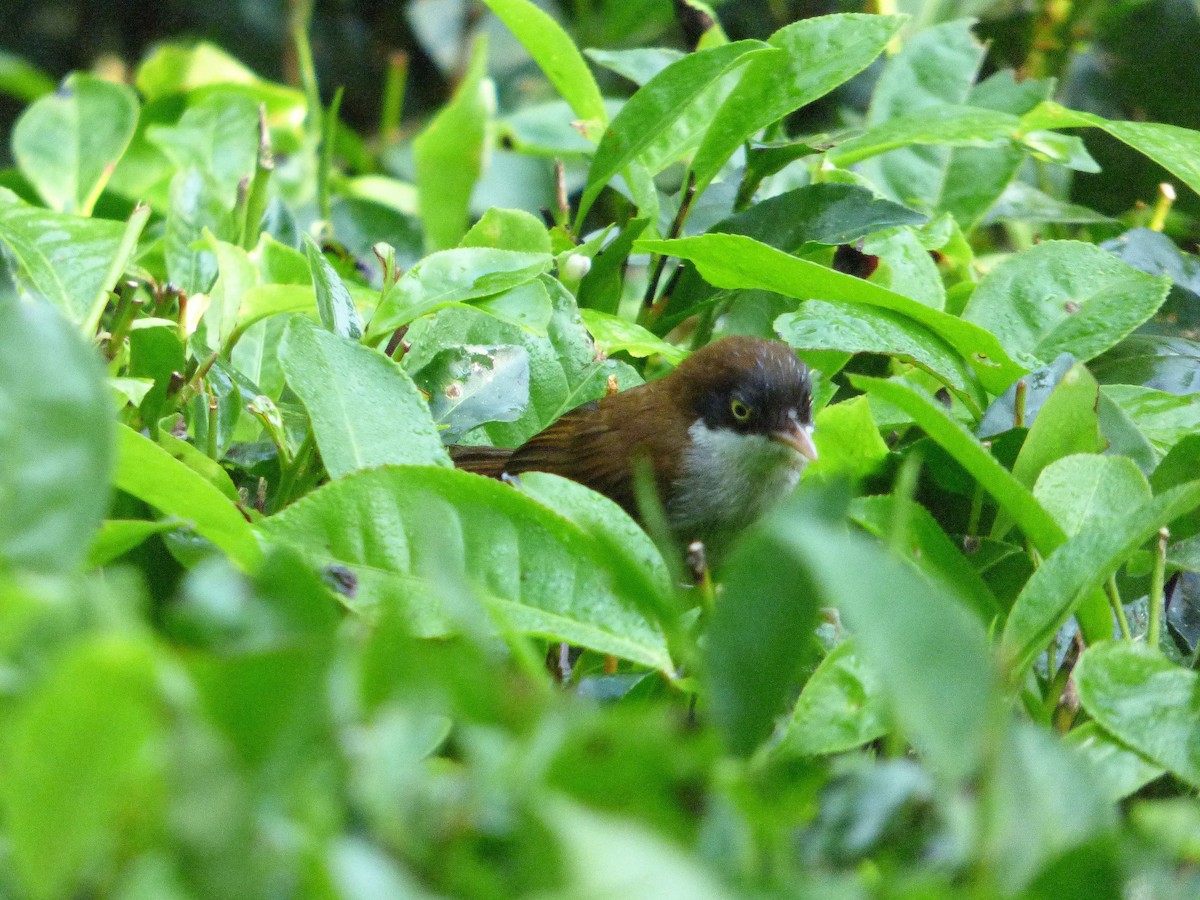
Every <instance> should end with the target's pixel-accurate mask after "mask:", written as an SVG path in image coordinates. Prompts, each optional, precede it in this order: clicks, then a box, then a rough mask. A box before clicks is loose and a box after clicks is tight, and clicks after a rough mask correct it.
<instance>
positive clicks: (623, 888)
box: [539, 797, 729, 900]
mask: <svg viewBox="0 0 1200 900" xmlns="http://www.w3.org/2000/svg"><path fill="white" fill-rule="evenodd" d="M539 809H540V811H541V813H542V816H543V818H544V820H545V826H544V827H545V829H546V832H547V833H548V834H551V835H553V836H554V837H555V839H556V840H557V841H558V843H559V844H560V845H561V848H562V855H563V865H564V868H565V869H566V877H567V881H566V884H567V888H566V890H565V893H566V894H567V895H568V896H572V897H628V896H634V895H636V894H637V893H638V892H639V891H641V890H643V889H644V887H645V886H646V885H647V884H654V885H655V892H656V893H658V894H659V895H660V896H663V897H687V898H688V900H723V898H726V897H728V896H729V890H728V888H727V887H726V886H725V885H724V884H723V883H722V882H720V881H718V880H717V879H716V877H714V876H713V875H712V874H711V873H710V871H709V869H708V867H707V866H705V865H703V864H702V863H701V862H700V861H699V860H698V859H697V858H696V856H695V855H693V854H690V853H688V852H686V851H685V850H684V848H683V847H681V846H676V845H675V844H672V843H671V842H670V841H668V840H667V839H665V838H664V837H663V836H662V834H661V833H660V832H658V831H654V830H652V829H650V828H647V827H646V826H645V825H643V824H641V823H640V822H638V821H636V820H633V819H630V818H621V817H618V816H614V815H611V814H609V813H599V812H595V811H593V810H590V809H588V808H587V807H585V806H582V805H580V804H578V803H575V802H574V801H572V800H567V799H565V798H560V797H549V798H547V800H546V801H544V802H543V803H541V804H540V805H539ZM614 860H620V861H621V862H620V865H614Z"/></svg>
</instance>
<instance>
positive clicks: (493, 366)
mask: <svg viewBox="0 0 1200 900" xmlns="http://www.w3.org/2000/svg"><path fill="white" fill-rule="evenodd" d="M419 377H420V381H419V382H418V384H419V386H420V388H421V390H422V391H424V393H425V394H427V395H428V397H429V412H430V414H431V415H432V416H433V421H434V422H435V423H436V424H437V426H438V427H440V428H443V429H445V430H444V431H443V432H442V437H443V439H444V440H445V441H446V442H448V443H452V442H454V441H456V440H458V439H459V438H460V437H462V435H463V434H464V433H465V432H467V431H470V430H471V429H472V428H477V427H478V426H480V425H483V424H484V423H486V422H512V421H515V420H516V419H518V418H520V416H521V413H522V412H524V410H525V407H526V406H528V405H529V351H528V350H526V349H525V348H524V347H521V346H519V345H513V344H500V345H497V346H483V345H479V344H471V345H467V346H462V347H447V348H446V349H445V350H442V351H440V352H439V353H437V354H436V355H435V356H434V357H433V359H432V360H431V361H430V362H429V364H428V365H426V366H424V367H423V368H422V369H421V372H420V376H419Z"/></svg>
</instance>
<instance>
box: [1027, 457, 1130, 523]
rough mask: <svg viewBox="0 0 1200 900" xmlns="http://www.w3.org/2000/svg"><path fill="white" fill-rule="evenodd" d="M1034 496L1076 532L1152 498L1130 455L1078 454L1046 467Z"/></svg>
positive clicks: (1125, 511) (1109, 518)
mask: <svg viewBox="0 0 1200 900" xmlns="http://www.w3.org/2000/svg"><path fill="white" fill-rule="evenodd" d="M1033 496H1034V497H1036V498H1037V499H1038V502H1039V503H1041V504H1042V506H1044V507H1045V508H1046V510H1047V511H1048V512H1049V513H1050V514H1051V515H1052V516H1054V518H1055V520H1056V521H1057V522H1058V524H1059V525H1061V526H1062V529H1063V531H1065V532H1066V533H1067V534H1068V535H1074V534H1078V533H1079V532H1080V531H1082V530H1083V529H1084V528H1092V527H1096V526H1098V525H1100V524H1101V523H1103V522H1112V521H1114V520H1116V519H1118V518H1121V517H1123V516H1125V515H1127V514H1128V513H1129V511H1130V510H1131V509H1137V508H1138V507H1139V506H1141V505H1142V504H1143V503H1145V502H1146V501H1147V500H1149V499H1150V485H1149V483H1147V481H1146V476H1145V475H1143V474H1142V472H1141V470H1140V469H1139V468H1138V467H1137V466H1136V465H1135V464H1134V462H1133V460H1131V459H1129V458H1128V457H1124V456H1100V455H1098V454H1094V453H1076V454H1072V455H1071V456H1064V457H1063V458H1062V459H1057V460H1055V461H1054V462H1052V463H1050V464H1049V465H1048V466H1046V467H1045V468H1044V469H1043V470H1042V472H1041V474H1040V475H1039V476H1038V479H1037V483H1036V484H1035V485H1034V486H1033Z"/></svg>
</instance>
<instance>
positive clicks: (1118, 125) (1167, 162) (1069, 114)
mask: <svg viewBox="0 0 1200 900" xmlns="http://www.w3.org/2000/svg"><path fill="white" fill-rule="evenodd" d="M1080 126H1094V127H1096V128H1100V129H1102V130H1103V131H1106V132H1108V133H1109V134H1111V135H1112V136H1113V137H1115V138H1116V139H1117V140H1119V141H1124V142H1125V143H1126V144H1128V145H1129V146H1130V147H1132V148H1133V149H1134V150H1137V151H1138V152H1139V153H1143V154H1145V155H1146V156H1148V157H1149V158H1150V159H1152V160H1154V161H1155V162H1156V163H1158V164H1159V165H1160V166H1162V167H1163V168H1164V169H1166V170H1167V171H1168V172H1170V173H1171V174H1173V175H1175V176H1176V177H1177V178H1179V179H1180V180H1181V181H1182V182H1183V183H1184V184H1186V185H1187V186H1188V187H1190V188H1191V189H1192V190H1193V191H1195V192H1196V193H1200V163H1197V160H1200V133H1198V132H1195V131H1193V130H1191V129H1189V128H1180V127H1179V126H1178V125H1163V124H1160V123H1158V122H1113V121H1110V120H1108V119H1105V118H1103V117H1101V116H1097V115H1094V114H1093V113H1086V112H1079V111H1077V110H1073V109H1067V108H1065V107H1063V106H1059V105H1058V104H1057V103H1054V102H1052V101H1047V102H1045V103H1042V104H1039V105H1038V106H1037V107H1036V108H1035V109H1034V110H1032V111H1031V112H1029V113H1028V114H1027V115H1025V116H1024V117H1023V118H1022V128H1023V129H1024V130H1026V131H1036V130H1039V129H1044V128H1078V127H1080Z"/></svg>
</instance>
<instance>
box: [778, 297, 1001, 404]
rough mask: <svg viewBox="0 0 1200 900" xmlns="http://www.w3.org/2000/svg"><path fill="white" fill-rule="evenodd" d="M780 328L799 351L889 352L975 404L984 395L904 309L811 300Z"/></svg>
mask: <svg viewBox="0 0 1200 900" xmlns="http://www.w3.org/2000/svg"><path fill="white" fill-rule="evenodd" d="M774 328H775V331H776V332H777V333H778V334H779V336H780V337H781V338H783V339H784V340H785V341H787V342H788V343H789V344H791V345H792V346H793V347H795V348H796V349H797V350H841V351H844V352H847V353H887V354H889V355H893V356H897V357H899V358H900V359H902V360H904V361H905V362H909V363H912V364H914V365H916V366H919V367H920V368H922V369H924V370H925V371H927V372H929V373H930V374H932V375H933V376H935V377H936V378H937V379H938V380H939V381H941V382H943V383H944V384H945V385H946V386H947V387H949V388H950V389H951V390H953V391H954V392H955V393H956V394H959V395H960V396H963V397H965V398H968V399H969V400H970V402H971V404H973V405H974V406H975V407H976V408H979V406H980V405H981V404H982V402H983V400H984V394H983V391H982V389H981V388H980V387H979V385H978V383H977V382H976V380H975V377H974V373H973V372H971V370H970V369H969V368H967V365H966V364H965V363H964V362H963V361H962V357H960V356H959V355H958V353H957V352H955V350H954V348H953V347H951V346H950V345H949V344H947V343H946V342H945V341H944V340H943V339H942V338H940V337H938V336H937V335H936V334H934V333H933V332H931V331H930V330H929V329H928V328H926V327H925V326H923V325H920V324H919V323H917V322H914V321H913V320H912V319H910V318H907V317H906V316H904V315H901V314H900V313H896V312H892V311H891V310H888V309H880V308H878V307H872V306H867V305H865V304H862V303H829V302H826V301H824V300H809V301H807V302H805V303H802V304H800V308H799V309H798V310H797V311H796V312H794V313H784V314H783V315H782V316H780V317H779V318H778V319H776V320H775V325H774Z"/></svg>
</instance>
